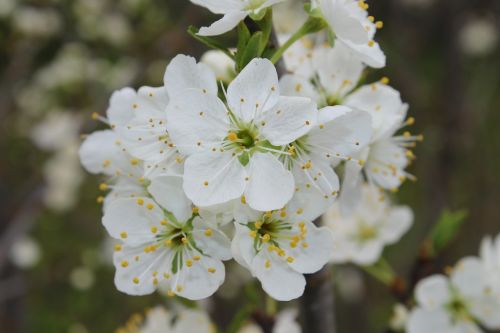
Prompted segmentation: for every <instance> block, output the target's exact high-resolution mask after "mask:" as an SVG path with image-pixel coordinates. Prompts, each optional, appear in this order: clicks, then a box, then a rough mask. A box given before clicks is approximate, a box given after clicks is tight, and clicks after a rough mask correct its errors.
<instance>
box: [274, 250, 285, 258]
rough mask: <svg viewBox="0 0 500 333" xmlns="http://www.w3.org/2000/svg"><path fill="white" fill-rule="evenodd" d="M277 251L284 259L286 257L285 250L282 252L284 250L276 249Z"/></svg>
mask: <svg viewBox="0 0 500 333" xmlns="http://www.w3.org/2000/svg"><path fill="white" fill-rule="evenodd" d="M276 251H277V252H278V255H279V256H280V257H284V256H285V255H286V252H285V251H284V250H282V249H276Z"/></svg>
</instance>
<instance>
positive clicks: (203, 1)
mask: <svg viewBox="0 0 500 333" xmlns="http://www.w3.org/2000/svg"><path fill="white" fill-rule="evenodd" d="M191 2H192V3H194V4H196V5H198V6H202V7H205V8H208V9H209V10H210V11H211V12H212V13H214V14H225V13H228V12H232V11H237V10H242V9H243V8H244V6H245V2H244V1H238V0H191Z"/></svg>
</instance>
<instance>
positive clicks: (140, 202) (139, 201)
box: [136, 198, 144, 206]
mask: <svg viewBox="0 0 500 333" xmlns="http://www.w3.org/2000/svg"><path fill="white" fill-rule="evenodd" d="M136 202H137V204H138V205H139V206H142V205H144V199H142V198H139V199H137V201H136Z"/></svg>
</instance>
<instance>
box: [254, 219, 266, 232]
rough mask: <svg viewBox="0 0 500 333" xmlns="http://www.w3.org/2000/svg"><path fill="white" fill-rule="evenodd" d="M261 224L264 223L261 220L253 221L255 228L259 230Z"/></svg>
mask: <svg viewBox="0 0 500 333" xmlns="http://www.w3.org/2000/svg"><path fill="white" fill-rule="evenodd" d="M263 224H264V223H263V222H262V221H257V222H255V229H257V230H259V229H260V228H262V225H263Z"/></svg>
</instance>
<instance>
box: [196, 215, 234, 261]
mask: <svg viewBox="0 0 500 333" xmlns="http://www.w3.org/2000/svg"><path fill="white" fill-rule="evenodd" d="M207 230H210V233H209V234H207ZM193 237H194V240H195V242H196V246H197V247H198V248H199V249H200V250H202V251H203V253H205V254H206V255H209V256H210V257H212V258H215V259H219V260H229V259H231V258H232V255H231V250H230V248H231V241H230V240H229V238H228V237H227V236H226V235H225V234H224V233H223V232H222V231H220V230H219V229H218V228H217V227H216V226H212V225H210V224H208V223H207V222H205V221H203V220H202V219H201V218H195V219H194V221H193Z"/></svg>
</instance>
